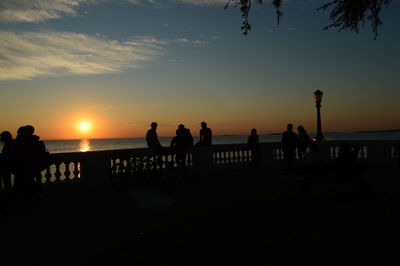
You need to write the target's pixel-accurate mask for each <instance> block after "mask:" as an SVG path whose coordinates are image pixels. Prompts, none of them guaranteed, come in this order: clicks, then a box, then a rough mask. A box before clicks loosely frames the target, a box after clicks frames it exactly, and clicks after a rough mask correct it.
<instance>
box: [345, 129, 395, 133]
mask: <svg viewBox="0 0 400 266" xmlns="http://www.w3.org/2000/svg"><path fill="white" fill-rule="evenodd" d="M385 132H387V133H393V132H400V129H387V130H361V131H354V132H352V133H385Z"/></svg>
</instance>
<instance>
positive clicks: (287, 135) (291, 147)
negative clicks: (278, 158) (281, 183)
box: [281, 123, 297, 164]
mask: <svg viewBox="0 0 400 266" xmlns="http://www.w3.org/2000/svg"><path fill="white" fill-rule="evenodd" d="M281 147H282V150H283V155H284V157H285V160H286V162H287V163H288V164H292V163H293V162H294V159H295V158H296V148H297V134H296V133H294V132H293V125H292V124H290V123H289V124H288V125H287V130H286V131H285V132H283V133H282V141H281Z"/></svg>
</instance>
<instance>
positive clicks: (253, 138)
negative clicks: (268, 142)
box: [247, 128, 260, 167]
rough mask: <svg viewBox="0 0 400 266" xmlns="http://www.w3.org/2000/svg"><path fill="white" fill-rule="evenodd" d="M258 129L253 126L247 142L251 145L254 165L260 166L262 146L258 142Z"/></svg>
mask: <svg viewBox="0 0 400 266" xmlns="http://www.w3.org/2000/svg"><path fill="white" fill-rule="evenodd" d="M258 140H259V138H258V135H257V129H255V128H253V129H252V130H251V132H250V136H249V137H248V139H247V144H248V145H249V146H250V150H251V158H252V161H253V166H254V167H258V166H259V161H260V147H259V143H258Z"/></svg>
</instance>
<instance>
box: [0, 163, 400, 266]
mask: <svg viewBox="0 0 400 266" xmlns="http://www.w3.org/2000/svg"><path fill="white" fill-rule="evenodd" d="M367 173H368V174H367V176H366V178H367V179H368V180H370V181H371V180H372V181H373V183H374V186H375V187H376V188H377V189H378V190H379V191H380V192H383V194H384V196H383V197H382V196H381V197H366V196H364V195H362V194H358V195H352V194H350V193H348V192H347V191H348V188H347V186H346V184H336V185H334V186H333V185H330V184H319V185H316V186H315V187H313V188H312V189H311V191H310V192H309V193H308V194H306V195H295V194H293V193H291V190H290V186H289V185H288V184H287V183H285V182H281V181H280V176H279V174H277V173H275V174H274V173H267V172H239V173H230V174H226V175H224V176H210V177H208V178H190V179H187V180H178V181H176V182H174V183H168V182H164V181H159V182H155V183H154V184H151V185H141V186H137V187H134V188H128V189H126V190H125V191H123V192H117V191H116V190H114V189H112V188H105V189H98V190H92V191H86V192H75V193H69V194H62V195H57V196H51V197H46V198H43V199H42V200H36V201H35V202H34V205H33V207H32V209H31V210H29V211H26V210H24V209H23V206H22V203H20V202H17V203H16V204H15V205H14V206H13V208H12V209H11V211H10V213H9V216H8V217H7V218H4V217H2V218H1V221H0V228H1V237H0V239H1V243H2V248H1V250H0V252H1V256H0V265H2V266H13V265H18V266H25V265H27V266H28V265H35V266H36V265H37V266H39V265H52V266H57V265H210V264H213V265H214V264H216V265H324V266H326V265H399V264H400V257H399V256H398V255H397V253H398V248H399V244H398V242H399V239H400V226H399V224H400V218H399V215H398V212H399V203H400V194H399V193H398V192H399V191H400V190H399V188H400V186H399V185H400V180H399V179H398V170H396V171H386V172H384V173H382V170H381V169H371V170H369V171H368V172H367Z"/></svg>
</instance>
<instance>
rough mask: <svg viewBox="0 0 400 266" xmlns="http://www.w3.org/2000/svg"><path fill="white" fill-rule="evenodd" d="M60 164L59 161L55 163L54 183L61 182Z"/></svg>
mask: <svg viewBox="0 0 400 266" xmlns="http://www.w3.org/2000/svg"><path fill="white" fill-rule="evenodd" d="M60 165H61V163H56V172H55V173H54V176H55V178H56V180H55V181H54V182H55V183H60V182H61V179H60V177H61V171H60Z"/></svg>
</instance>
